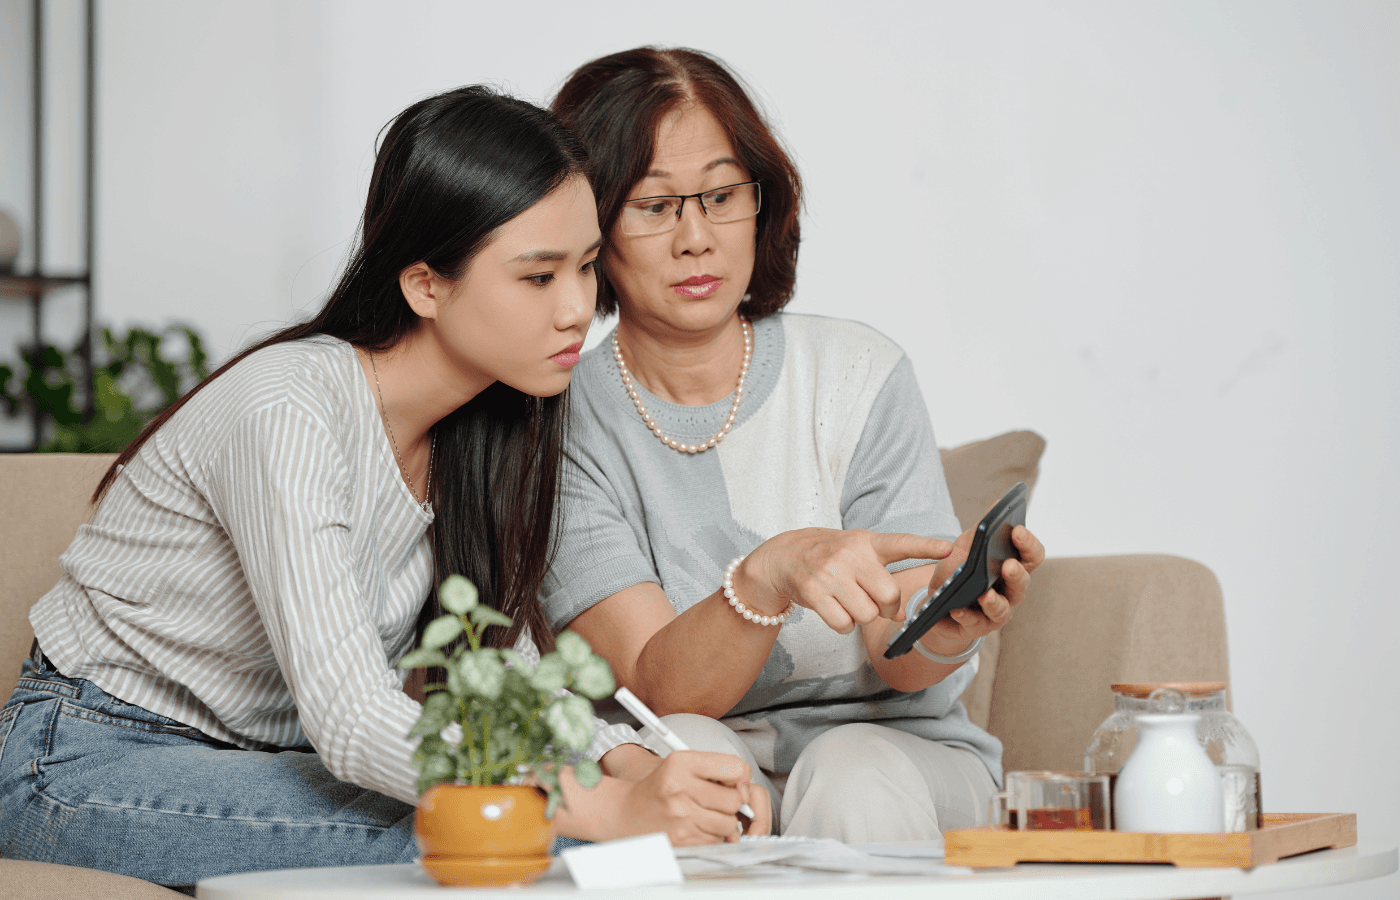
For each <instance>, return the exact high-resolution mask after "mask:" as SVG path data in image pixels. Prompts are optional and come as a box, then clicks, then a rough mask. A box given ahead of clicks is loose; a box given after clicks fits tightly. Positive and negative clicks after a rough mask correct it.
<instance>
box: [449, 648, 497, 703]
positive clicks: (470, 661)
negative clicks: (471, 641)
mask: <svg viewBox="0 0 1400 900" xmlns="http://www.w3.org/2000/svg"><path fill="white" fill-rule="evenodd" d="M457 672H458V675H459V676H460V677H461V679H462V682H463V684H465V685H466V687H468V688H469V689H471V691H472V692H473V693H476V694H478V695H480V696H482V697H485V698H486V699H487V700H495V699H496V698H498V697H500V696H501V686H502V685H504V684H505V680H506V667H505V665H504V664H503V663H502V662H501V660H500V656H499V654H498V653H497V651H495V650H490V649H487V650H475V651H473V652H471V653H464V654H462V659H461V660H460V661H459V662H458V663H457Z"/></svg>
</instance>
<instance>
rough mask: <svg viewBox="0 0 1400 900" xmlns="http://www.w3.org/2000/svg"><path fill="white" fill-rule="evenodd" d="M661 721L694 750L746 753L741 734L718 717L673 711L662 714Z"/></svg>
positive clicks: (733, 754)
mask: <svg viewBox="0 0 1400 900" xmlns="http://www.w3.org/2000/svg"><path fill="white" fill-rule="evenodd" d="M661 721H662V723H663V724H664V725H665V726H666V727H667V728H669V729H671V731H672V732H674V733H675V735H676V737H678V738H680V739H681V740H682V741H685V745H686V746H687V747H689V748H690V749H692V750H703V751H705V752H707V753H728V754H729V755H730V756H744V755H746V748H745V747H744V745H743V742H742V741H740V740H739V736H738V735H737V734H735V733H734V732H733V731H731V730H730V729H729V726H727V725H725V724H724V723H722V722H720V721H719V720H718V719H711V718H710V717H709V716H701V715H696V714H695V713H672V714H671V715H669V716H662V717H661ZM648 730H650V729H648Z"/></svg>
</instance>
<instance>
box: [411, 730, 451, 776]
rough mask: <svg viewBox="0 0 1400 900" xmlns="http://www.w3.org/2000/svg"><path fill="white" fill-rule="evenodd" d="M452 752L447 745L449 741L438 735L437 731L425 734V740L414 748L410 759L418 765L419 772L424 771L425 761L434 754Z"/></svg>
mask: <svg viewBox="0 0 1400 900" xmlns="http://www.w3.org/2000/svg"><path fill="white" fill-rule="evenodd" d="M451 752H452V751H451V748H450V747H448V746H447V742H446V741H444V740H443V739H442V738H440V737H438V735H437V734H436V733H434V734H429V735H424V737H423V740H422V741H420V742H419V744H418V746H417V748H415V749H414V751H413V755H412V756H410V757H409V761H410V762H412V763H413V764H414V765H415V766H417V767H418V771H419V772H422V771H423V763H425V762H427V761H428V760H429V759H431V758H433V757H434V756H443V755H446V754H448V753H451Z"/></svg>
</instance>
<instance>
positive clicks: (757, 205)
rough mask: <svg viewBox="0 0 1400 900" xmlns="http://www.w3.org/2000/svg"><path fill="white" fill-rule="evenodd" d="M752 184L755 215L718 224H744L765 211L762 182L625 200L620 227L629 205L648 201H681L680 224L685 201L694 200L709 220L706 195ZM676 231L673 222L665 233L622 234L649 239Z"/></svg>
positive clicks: (619, 220)
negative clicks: (698, 191)
mask: <svg viewBox="0 0 1400 900" xmlns="http://www.w3.org/2000/svg"><path fill="white" fill-rule="evenodd" d="M750 184H751V185H753V200H754V211H753V213H752V214H750V215H747V216H740V217H739V218H737V219H729V220H727V221H725V222H720V223H718V224H720V225H728V224H729V223H730V222H742V221H744V219H752V218H754V217H755V216H757V215H758V214H759V213H760V212H762V211H763V183H762V182H760V181H739V182H736V183H734V184H726V185H723V186H721V187H717V188H710V189H709V190H708V191H701V192H700V193H698V194H657V195H656V196H654V197H633V198H631V199H630V200H624V201H622V209H621V211H620V212H619V213H618V225H619V227H621V225H622V219H623V215H622V214H623V213H624V212H626V209H627V204H629V203H641V202H643V201H646V200H679V201H681V202H680V205H679V206H677V207H676V222H679V221H680V220H681V216H683V215H684V214H685V201H687V200H690V199H692V198H694V199H695V201H696V202H698V203H699V204H700V212H701V213H702V214H703V215H704V216H705V218H707V219H708V218H709V217H710V211H709V209H707V208H706V206H705V195H706V194H717V193H719V192H720V191H727V190H731V189H732V188H740V187H744V186H745V185H750ZM675 229H676V224H675V222H672V223H671V227H670V228H667V229H665V230H664V231H642V232H638V233H636V234H633V233H632V232H629V231H626V230H624V231H623V232H622V233H623V234H625V235H628V236H629V237H647V236H648V235H653V234H666V233H667V232H670V231H675Z"/></svg>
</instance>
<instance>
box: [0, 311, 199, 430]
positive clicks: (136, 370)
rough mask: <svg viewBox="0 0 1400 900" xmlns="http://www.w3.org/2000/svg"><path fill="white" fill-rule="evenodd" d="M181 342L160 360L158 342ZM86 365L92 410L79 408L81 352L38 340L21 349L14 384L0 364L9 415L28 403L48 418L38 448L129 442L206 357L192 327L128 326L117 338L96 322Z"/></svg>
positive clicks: (193, 377)
mask: <svg viewBox="0 0 1400 900" xmlns="http://www.w3.org/2000/svg"><path fill="white" fill-rule="evenodd" d="M169 338H175V339H176V340H177V341H178V342H181V343H182V344H183V347H182V348H180V349H182V350H183V351H184V352H183V354H180V353H179V352H178V351H177V354H176V358H173V359H172V358H167V356H166V355H165V351H166V349H167V348H168V345H167V347H162V344H163V343H164V342H165V341H166V340H167V339H169ZM96 349H97V351H98V352H97V353H96V354H94V356H95V357H96V358H95V359H94V364H93V373H92V374H93V379H92V380H93V398H92V400H93V402H92V406H93V415H92V417H91V418H88V417H87V416H86V415H84V412H83V410H82V408H81V407H82V405H83V404H82V403H81V396H82V391H81V390H80V389H79V385H81V384H82V383H83V372H82V356H81V354H80V352H79V350H78V349H77V348H74V349H73V350H72V351H70V352H68V353H63V352H62V351H60V350H59V349H58V348H57V347H53V346H44V347H40V348H38V349H37V350H35V351H31V352H26V353H24V354H23V355H24V359H25V363H26V366H27V371H26V373H25V377H24V380H23V381H22V382H21V384H20V387H21V388H22V390H14V389H12V388H11V382H12V381H13V380H14V379H15V372H14V370H13V369H11V368H10V367H9V366H0V400H2V401H3V404H4V406H5V412H6V413H7V414H8V415H11V416H13V415H16V414H17V413H18V412H20V410H21V409H22V408H23V407H24V406H25V405H26V404H27V403H32V404H35V405H37V406H38V408H39V409H40V410H42V411H43V413H44V414H45V415H46V416H47V417H48V419H49V420H50V421H52V423H53V432H52V435H51V436H50V439H49V440H48V442H46V443H45V444H44V445H43V446H42V447H40V450H42V451H47V452H59V453H111V452H116V451H119V450H121V449H122V448H123V447H125V446H126V445H127V444H129V443H131V442H132V441H133V440H135V438H136V436H137V435H138V434H140V433H141V429H142V428H145V427H146V423H148V422H150V421H151V419H153V418H155V417H156V416H157V415H159V414H160V412H161V411H162V410H164V409H165V408H166V407H167V406H169V405H170V404H172V403H174V402H175V401H176V400H178V399H179V398H180V396H181V395H182V394H184V393H185V392H186V391H188V390H189V389H190V388H192V387H194V386H195V385H196V384H198V383H199V382H200V381H202V380H204V379H205V378H207V377H208V376H209V356H208V354H206V353H205V352H204V342H203V341H202V340H201V339H200V337H199V335H198V334H197V333H195V331H194V330H193V329H190V328H187V327H184V326H179V325H173V326H170V327H169V328H166V329H165V330H164V331H161V332H158V333H157V332H150V331H145V330H143V329H141V328H132V329H130V330H128V331H127V333H126V334H125V335H124V336H122V337H117V336H115V335H114V334H113V333H112V330H111V329H110V328H105V327H104V328H103V329H102V330H101V334H100V341H99V343H98V347H97V348H96Z"/></svg>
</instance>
